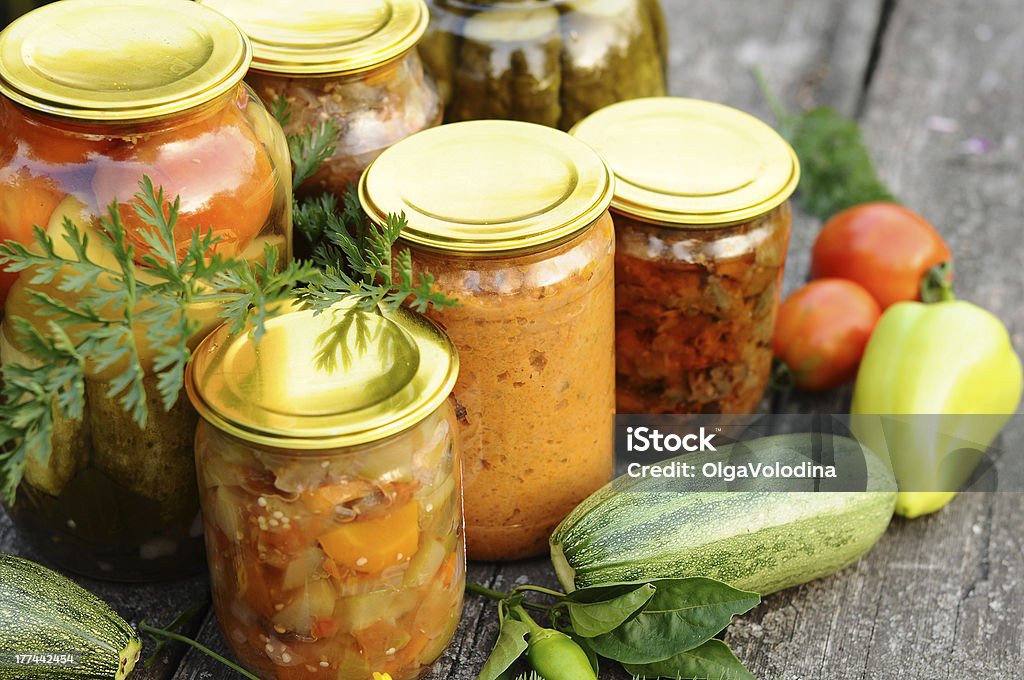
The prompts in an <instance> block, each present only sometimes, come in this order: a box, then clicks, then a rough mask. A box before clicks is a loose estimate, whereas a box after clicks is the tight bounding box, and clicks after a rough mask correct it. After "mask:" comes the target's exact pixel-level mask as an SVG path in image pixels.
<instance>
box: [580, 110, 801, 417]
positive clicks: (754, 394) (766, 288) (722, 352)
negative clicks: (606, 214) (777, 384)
mask: <svg viewBox="0 0 1024 680" xmlns="http://www.w3.org/2000/svg"><path fill="white" fill-rule="evenodd" d="M572 134H574V135H575V136H577V137H578V138H579V139H582V140H583V141H585V142H587V143H588V144H590V145H591V146H593V147H594V148H595V149H597V150H598V151H599V152H600V153H601V154H602V155H604V157H605V158H606V159H607V160H608V163H609V164H610V165H611V167H612V170H613V171H614V172H615V175H616V191H615V198H614V199H613V201H612V210H613V212H614V213H615V223H616V254H615V280H616V292H615V295H616V298H615V309H616V317H615V326H616V347H617V364H616V381H617V382H616V384H617V400H616V405H617V408H618V411H619V412H620V413H751V412H753V411H756V410H757V408H758V405H759V404H760V402H761V399H762V397H763V396H764V390H765V387H766V386H767V383H768V377H769V373H770V370H771V358H772V331H773V328H774V325H775V313H776V310H777V308H778V303H779V292H780V289H781V285H782V275H783V269H784V267H785V264H786V250H787V248H788V245H789V234H790V228H791V223H792V214H791V211H790V206H789V203H788V202H787V201H788V199H789V196H790V195H791V194H792V193H793V190H794V189H795V188H796V185H797V183H798V181H799V177H800V168H799V164H798V162H797V159H796V155H795V154H794V153H793V150H792V149H791V148H790V147H789V145H788V144H787V143H786V142H785V141H784V140H783V139H782V137H780V136H779V135H778V134H777V133H776V132H775V131H774V130H772V129H771V128H770V127H769V126H768V125H766V124H764V123H763V122H761V121H759V120H757V119H756V118H754V117H753V116H750V115H748V114H746V113H743V112H742V111H738V110H736V109H733V108H730V107H727V106H722V105H720V104H714V103H711V102H703V101H697V100H691V99H674V98H654V99H642V100H636V101H632V102H623V103H620V104H616V105H613V106H610V107H608V108H606V109H604V110H602V111H599V112H597V113H595V114H593V115H592V116H590V117H588V118H586V119H585V120H583V121H582V122H580V124H579V125H578V126H577V127H576V128H575V129H574V130H573V132H572Z"/></svg>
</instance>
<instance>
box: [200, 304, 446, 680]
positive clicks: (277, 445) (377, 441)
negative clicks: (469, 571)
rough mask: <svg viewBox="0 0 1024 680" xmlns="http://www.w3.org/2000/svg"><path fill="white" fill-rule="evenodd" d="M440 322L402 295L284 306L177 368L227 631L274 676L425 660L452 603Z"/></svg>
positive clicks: (339, 678)
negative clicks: (392, 299) (379, 307)
mask: <svg viewBox="0 0 1024 680" xmlns="http://www.w3.org/2000/svg"><path fill="white" fill-rule="evenodd" d="M457 374H458V359H457V357H456V354H455V350H454V348H453V347H452V345H451V342H450V341H449V340H448V338H447V337H446V336H445V335H444V334H443V333H442V332H441V331H440V330H439V329H438V327H437V326H435V325H434V324H433V323H431V322H429V321H427V320H426V319H424V318H423V317H422V316H419V315H418V314H416V313H414V312H411V311H409V310H406V309H399V310H398V311H396V312H393V313H383V314H376V313H371V312H360V311H355V310H353V309H351V308H349V307H345V306H340V305H338V306H335V307H332V308H331V309H329V310H328V311H326V312H324V313H322V314H320V315H315V314H314V313H313V312H312V311H308V310H301V309H299V308H298V307H294V308H292V309H291V310H287V309H286V310H285V311H284V313H282V314H281V315H280V316H278V317H276V318H274V319H272V320H271V321H269V322H268V323H267V331H266V334H265V335H264V336H263V337H262V338H261V339H260V340H259V341H258V344H257V343H256V342H255V341H254V338H253V335H252V333H251V332H249V333H243V334H241V335H232V334H231V333H230V331H229V329H228V328H227V327H222V328H220V329H218V330H217V331H215V332H214V333H213V334H212V335H210V336H209V337H208V338H207V339H206V341H205V342H204V343H203V344H202V345H200V346H199V349H198V351H197V352H196V358H195V360H194V361H193V363H192V364H191V365H190V368H189V372H188V376H187V386H188V390H189V396H190V397H191V399H192V402H193V404H195V407H196V408H197V409H198V410H199V413H200V414H201V415H202V420H201V421H200V424H199V428H198V431H197V433H196V466H197V468H198V471H199V488H200V494H201V499H202V505H203V520H204V525H205V527H206V544H207V552H208V555H209V563H210V575H211V580H212V587H213V597H214V605H215V607H216V611H217V617H218V619H219V620H220V625H221V629H222V631H223V633H224V639H225V640H226V641H227V642H228V645H229V646H230V647H231V649H232V650H233V651H234V652H235V654H236V655H237V656H238V658H239V659H240V660H241V661H242V663H243V665H245V666H246V667H247V668H249V669H250V670H252V671H253V672H254V673H256V674H258V675H259V676H260V677H262V678H265V679H267V680H270V679H277V680H286V679H287V680H290V679H292V678H321V677H322V678H330V679H331V680H364V679H365V678H369V677H370V675H371V672H372V671H379V672H382V673H384V672H386V673H390V674H391V677H392V678H394V680H409V679H411V678H416V677H418V676H420V675H422V674H423V672H424V671H425V670H426V669H427V666H429V665H430V664H431V663H432V662H433V661H434V660H435V659H437V657H438V656H440V654H441V652H442V650H443V649H444V648H445V647H446V646H447V645H448V643H449V641H450V640H451V638H452V636H453V635H454V633H455V627H456V625H457V624H458V620H459V616H460V613H461V610H462V591H463V587H464V584H465V551H464V544H463V536H462V502H461V494H460V488H461V485H460V480H459V448H458V445H457V443H458V438H457V434H458V433H457V431H456V430H457V423H456V419H455V409H454V406H453V404H452V402H451V400H450V399H449V396H450V394H451V390H452V386H453V385H454V384H455V379H456V376H457Z"/></svg>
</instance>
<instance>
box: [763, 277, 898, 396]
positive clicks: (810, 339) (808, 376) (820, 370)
mask: <svg viewBox="0 0 1024 680" xmlns="http://www.w3.org/2000/svg"><path fill="white" fill-rule="evenodd" d="M881 314H882V310H881V309H880V308H879V306H878V303H877V302H876V301H875V299H874V298H873V297H872V296H871V294H870V293H868V291H866V290H865V289H864V288H863V287H862V286H860V285H858V284H856V283H854V282H853V281H846V280H843V279H820V280H818V281H812V282H811V283H809V284H807V285H806V286H804V287H803V288H801V289H800V290H798V291H796V292H795V293H793V294H792V295H790V296H789V297H788V298H786V301H785V302H783V303H782V304H781V305H780V306H779V313H778V317H777V319H776V322H775V335H774V337H773V341H772V350H773V352H774V353H775V357H776V358H777V359H779V360H780V361H782V363H784V364H785V365H786V366H788V367H789V370H790V371H791V372H792V374H793V379H794V383H795V385H796V387H797V388H799V389H802V390H812V391H813V390H828V389H831V388H833V387H837V386H839V385H841V384H843V383H844V382H846V381H848V380H852V379H853V378H854V377H855V375H856V373H857V366H858V364H860V359H861V356H863V354H864V347H865V346H866V345H867V343H868V338H870V337H871V332H872V331H873V330H874V329H875V324H877V323H878V318H879V316H881Z"/></svg>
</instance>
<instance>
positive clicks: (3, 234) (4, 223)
mask: <svg viewBox="0 0 1024 680" xmlns="http://www.w3.org/2000/svg"><path fill="white" fill-rule="evenodd" d="M62 200H64V192H62V191H61V190H60V188H59V187H58V186H57V185H56V183H55V182H54V181H53V180H51V179H49V178H48V177H39V176H34V175H30V174H29V172H28V171H27V170H24V169H22V170H19V171H16V172H8V173H3V174H0V241H7V240H13V241H18V242H19V243H23V244H25V245H28V244H30V243H31V242H32V227H33V226H36V225H38V226H40V227H42V228H43V229H46V226H47V224H48V223H49V221H50V216H51V215H53V211H54V210H56V209H57V206H58V205H59V204H60V202H61V201H62ZM17 280H18V274H17V273H15V272H8V271H6V270H5V269H4V268H3V267H2V266H0V311H2V310H3V307H4V302H5V301H6V299H7V293H8V291H9V290H10V289H11V286H13V285H14V282H15V281H17Z"/></svg>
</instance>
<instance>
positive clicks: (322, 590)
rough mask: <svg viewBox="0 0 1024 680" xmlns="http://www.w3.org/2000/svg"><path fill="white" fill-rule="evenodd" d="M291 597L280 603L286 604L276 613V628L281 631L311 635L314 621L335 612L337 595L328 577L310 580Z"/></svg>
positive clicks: (304, 635) (328, 616)
mask: <svg viewBox="0 0 1024 680" xmlns="http://www.w3.org/2000/svg"><path fill="white" fill-rule="evenodd" d="M289 598H290V599H289V600H288V601H286V602H284V603H280V604H284V609H282V610H280V611H279V612H277V613H276V614H274V619H273V621H274V628H275V630H276V631H277V632H279V633H282V634H283V633H286V632H287V633H295V634H297V635H302V636H303V637H309V635H310V634H311V632H312V630H313V625H314V623H316V622H317V621H318V620H320V619H325V618H330V617H331V616H332V614H333V613H334V602H335V599H336V595H335V593H334V589H333V588H331V584H330V581H328V580H327V579H320V580H314V581H310V582H309V583H307V584H306V585H305V587H303V588H300V589H299V590H298V591H295V592H294V593H293V594H291V595H289ZM281 629H283V630H281Z"/></svg>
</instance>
